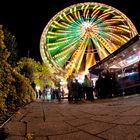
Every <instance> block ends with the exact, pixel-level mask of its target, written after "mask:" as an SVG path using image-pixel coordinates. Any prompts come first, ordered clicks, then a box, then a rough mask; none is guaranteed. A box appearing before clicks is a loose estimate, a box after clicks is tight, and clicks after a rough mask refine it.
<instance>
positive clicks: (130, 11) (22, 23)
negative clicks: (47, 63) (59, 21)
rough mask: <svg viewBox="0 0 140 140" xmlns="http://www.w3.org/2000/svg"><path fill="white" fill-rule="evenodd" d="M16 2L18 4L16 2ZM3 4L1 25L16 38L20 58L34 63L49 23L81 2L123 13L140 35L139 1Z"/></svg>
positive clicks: (62, 0) (54, 0)
mask: <svg viewBox="0 0 140 140" xmlns="http://www.w3.org/2000/svg"><path fill="white" fill-rule="evenodd" d="M16 1H17V0H16ZM16 1H14V0H11V1H10V0H9V1H6V0H4V2H0V24H3V25H4V27H5V28H8V29H9V31H10V32H11V33H12V34H13V35H15V36H16V38H17V43H18V50H19V55H20V56H21V57H22V56H27V54H28V52H29V55H30V57H32V58H34V59H35V60H39V61H40V60H41V57H40V49H39V44H40V37H41V34H42V31H43V29H44V27H45V26H46V24H47V23H48V22H49V20H50V19H51V18H52V17H53V16H54V15H55V14H57V13H58V12H59V11H60V10H62V9H64V8H66V7H68V6H70V5H73V4H76V3H80V2H100V3H104V4H107V5H110V6H112V7H114V8H116V9H118V10H120V11H121V12H123V13H124V14H125V15H126V16H127V17H128V18H129V19H130V20H131V21H132V22H133V24H134V25H135V27H136V29H137V30H138V33H139V34H140V5H139V4H138V0H96V1H94V0H46V1H42V0H34V1H33V0H32V1H29V0H28V1H26V0H24V1H21V0H19V1H18V2H16Z"/></svg>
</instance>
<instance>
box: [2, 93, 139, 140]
mask: <svg viewBox="0 0 140 140" xmlns="http://www.w3.org/2000/svg"><path fill="white" fill-rule="evenodd" d="M4 128H5V131H6V132H8V134H9V136H8V138H7V140H27V139H30V140H31V139H33V140H140V95H131V96H128V97H127V96H125V97H119V98H113V99H105V100H95V101H93V102H81V103H78V104H72V103H71V104H69V103H67V101H65V100H64V101H62V102H61V103H59V102H57V101H53V102H46V101H45V102H42V101H36V102H33V103H31V104H29V105H27V106H25V107H24V108H22V109H20V110H19V111H18V112H17V113H16V114H15V115H14V116H12V118H11V119H10V121H9V122H8V123H6V124H5V125H4Z"/></svg>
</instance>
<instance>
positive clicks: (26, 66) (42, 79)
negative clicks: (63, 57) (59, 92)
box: [16, 57, 53, 88]
mask: <svg viewBox="0 0 140 140" xmlns="http://www.w3.org/2000/svg"><path fill="white" fill-rule="evenodd" d="M17 65H18V66H17V68H16V69H17V71H18V72H20V73H21V74H23V75H25V77H27V78H29V79H30V82H31V83H33V82H35V84H36V85H38V86H40V87H41V88H44V87H45V86H46V85H49V86H52V85H53V82H52V80H51V78H50V77H51V73H50V70H49V69H48V67H47V66H46V65H45V64H41V63H40V62H37V61H35V60H34V59H32V58H28V57H24V58H21V59H20V61H19V62H18V63H17Z"/></svg>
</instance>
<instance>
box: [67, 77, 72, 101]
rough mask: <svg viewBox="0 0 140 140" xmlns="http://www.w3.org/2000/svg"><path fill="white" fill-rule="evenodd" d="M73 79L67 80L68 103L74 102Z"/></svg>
mask: <svg viewBox="0 0 140 140" xmlns="http://www.w3.org/2000/svg"><path fill="white" fill-rule="evenodd" d="M72 83H73V81H72V78H71V76H70V77H69V78H68V79H67V88H68V101H72Z"/></svg>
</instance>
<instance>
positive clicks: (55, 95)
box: [35, 85, 64, 101]
mask: <svg viewBox="0 0 140 140" xmlns="http://www.w3.org/2000/svg"><path fill="white" fill-rule="evenodd" d="M35 98H36V99H42V100H52V99H58V100H59V101H60V100H61V98H64V90H63V88H60V87H55V88H50V87H48V86H47V85H46V86H45V88H44V89H43V90H42V91H41V90H40V89H39V90H36V89H35Z"/></svg>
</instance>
